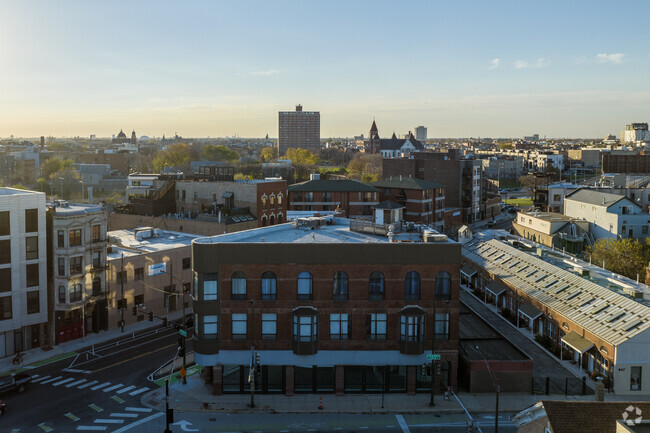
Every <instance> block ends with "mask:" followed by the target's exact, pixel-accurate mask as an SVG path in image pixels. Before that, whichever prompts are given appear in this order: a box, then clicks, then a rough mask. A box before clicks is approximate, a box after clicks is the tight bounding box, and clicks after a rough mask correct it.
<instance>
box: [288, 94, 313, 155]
mask: <svg viewBox="0 0 650 433" xmlns="http://www.w3.org/2000/svg"><path fill="white" fill-rule="evenodd" d="M297 148H300V149H307V150H308V151H310V152H311V153H313V154H314V155H316V156H318V155H320V112H318V111H302V105H297V106H296V111H280V112H279V113H278V155H279V156H283V155H285V154H286V153H287V150H288V149H297Z"/></svg>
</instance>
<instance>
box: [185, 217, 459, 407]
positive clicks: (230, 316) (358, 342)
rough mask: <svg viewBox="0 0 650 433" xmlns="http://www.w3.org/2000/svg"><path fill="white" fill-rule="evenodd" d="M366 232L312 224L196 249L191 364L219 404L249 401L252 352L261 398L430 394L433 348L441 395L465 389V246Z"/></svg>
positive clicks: (333, 223) (218, 239)
mask: <svg viewBox="0 0 650 433" xmlns="http://www.w3.org/2000/svg"><path fill="white" fill-rule="evenodd" d="M378 212H380V211H378ZM366 225H373V223H372V222H367V221H354V220H348V219H339V218H329V219H327V220H326V219H325V218H307V219H302V220H301V219H299V220H298V221H297V222H296V224H283V225H277V226H274V227H264V228H260V229H255V230H248V231H244V232H238V233H232V234H227V235H220V236H215V237H210V238H202V239H197V240H195V241H194V242H193V243H192V258H193V270H194V272H195V274H194V275H195V284H194V291H193V304H194V313H195V332H194V335H193V338H194V353H195V358H194V359H195V361H196V362H197V363H199V364H201V365H203V366H204V367H205V368H206V369H207V370H206V372H207V375H206V380H207V381H208V382H209V383H211V384H212V386H213V392H214V393H215V394H221V393H228V392H235V393H236V392H247V391H248V390H249V382H248V380H247V378H248V377H249V365H250V364H251V358H252V354H251V352H252V351H251V347H254V349H255V350H256V351H258V352H257V353H259V355H260V365H261V372H260V374H259V375H258V379H259V380H257V381H256V382H255V384H256V388H257V390H258V391H259V392H263V393H271V392H278V393H285V394H287V395H293V394H294V393H299V392H336V393H337V394H343V393H346V392H379V391H382V390H385V391H394V392H405V393H409V394H414V393H416V392H430V390H431V377H430V376H424V375H423V374H422V369H421V368H420V367H421V365H422V364H423V363H425V362H427V361H426V354H427V353H431V351H432V346H433V345H435V352H436V353H438V354H440V356H441V361H439V363H440V364H439V366H440V374H439V375H435V376H434V377H435V389H436V390H439V389H444V388H446V387H447V386H449V385H451V386H455V385H456V370H457V366H458V308H459V300H458V288H459V279H458V275H459V274H460V265H459V261H460V245H459V244H457V243H455V242H453V241H449V240H447V238H446V236H444V235H439V234H435V232H432V231H429V232H426V233H424V234H419V233H399V232H398V231H397V229H395V232H393V228H394V227H398V226H399V224H393V225H392V226H391V230H385V229H386V225H380V224H374V226H375V227H373V229H374V230H373V231H374V232H378V231H381V230H384V233H385V234H387V235H388V236H387V237H385V236H376V235H370V234H365V233H362V232H360V230H363V231H367V230H365V229H368V227H366ZM423 238H424V239H425V240H426V242H424V241H423ZM407 241H408V242H407ZM434 299H435V300H436V301H435V302H434ZM432 317H435V320H432Z"/></svg>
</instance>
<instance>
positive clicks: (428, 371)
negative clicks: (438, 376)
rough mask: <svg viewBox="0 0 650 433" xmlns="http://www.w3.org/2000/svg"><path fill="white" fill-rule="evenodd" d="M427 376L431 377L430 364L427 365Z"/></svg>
mask: <svg viewBox="0 0 650 433" xmlns="http://www.w3.org/2000/svg"><path fill="white" fill-rule="evenodd" d="M427 376H431V364H427Z"/></svg>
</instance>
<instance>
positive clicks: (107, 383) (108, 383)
mask: <svg viewBox="0 0 650 433" xmlns="http://www.w3.org/2000/svg"><path fill="white" fill-rule="evenodd" d="M110 384H111V383H110V382H104V383H102V384H101V385H97V386H93V387H92V388H90V389H92V390H93V391H97V390H98V389H102V388H104V387H105V386H108V385H110Z"/></svg>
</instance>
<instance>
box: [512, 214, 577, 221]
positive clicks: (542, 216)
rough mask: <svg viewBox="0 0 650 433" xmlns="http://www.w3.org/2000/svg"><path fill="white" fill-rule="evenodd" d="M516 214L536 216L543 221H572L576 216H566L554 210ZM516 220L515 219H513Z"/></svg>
mask: <svg viewBox="0 0 650 433" xmlns="http://www.w3.org/2000/svg"><path fill="white" fill-rule="evenodd" d="M517 213H518V214H523V215H526V216H529V217H532V218H537V219H540V220H544V221H551V222H552V221H573V220H575V219H576V218H571V217H568V216H566V215H564V214H561V213H555V212H517ZM515 222H516V221H515Z"/></svg>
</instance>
